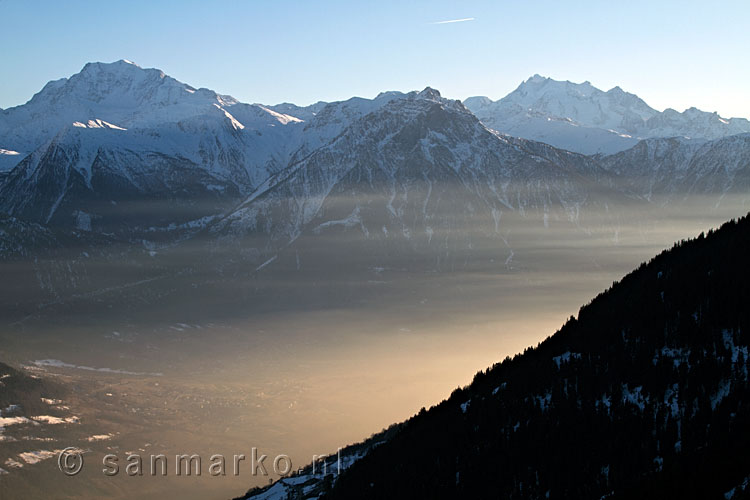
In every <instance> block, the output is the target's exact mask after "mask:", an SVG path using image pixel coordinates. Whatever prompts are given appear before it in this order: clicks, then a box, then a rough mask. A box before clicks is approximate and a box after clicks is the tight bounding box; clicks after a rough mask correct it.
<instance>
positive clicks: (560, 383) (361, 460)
mask: <svg viewBox="0 0 750 500" xmlns="http://www.w3.org/2000/svg"><path fill="white" fill-rule="evenodd" d="M748 252H750V218H748V217H745V218H743V219H741V220H740V221H738V222H734V221H732V222H730V223H727V224H725V225H724V226H723V227H722V228H721V229H719V230H718V231H715V232H711V233H709V234H708V235H707V236H705V237H704V236H703V235H701V236H700V237H699V238H697V239H695V240H692V241H687V242H685V241H683V242H681V243H679V244H677V245H675V247H674V248H673V249H671V250H669V251H666V252H664V253H662V254H661V255H659V256H658V257H656V258H654V259H652V260H651V261H650V262H649V263H647V264H643V265H641V266H640V267H639V268H638V269H637V270H636V271H634V272H632V273H630V274H629V275H627V276H626V277H625V278H623V279H622V281H621V282H619V283H615V284H614V285H613V286H612V288H611V289H609V290H607V291H606V292H604V293H602V294H600V295H599V296H598V297H596V298H595V299H594V300H593V301H592V302H591V303H590V304H588V305H586V306H584V307H582V308H581V310H580V312H579V314H578V317H577V318H573V317H571V319H570V320H569V321H568V322H567V323H566V324H565V325H564V326H563V327H562V328H561V329H560V330H559V331H558V332H557V333H555V334H554V335H553V336H551V337H549V338H548V339H547V340H545V341H544V342H542V343H540V344H539V345H538V346H537V347H536V348H529V349H527V350H526V351H525V352H524V353H523V354H522V355H517V356H515V357H514V358H512V359H511V358H507V359H506V360H505V361H503V362H502V363H499V364H496V365H494V366H493V367H491V368H489V369H488V370H486V371H482V372H479V373H478V374H477V375H476V376H475V377H474V381H473V382H472V384H471V385H469V386H467V387H465V388H463V389H457V390H456V391H454V392H453V394H451V396H450V398H449V399H447V400H445V401H443V402H442V403H440V404H439V405H437V406H435V407H433V408H431V409H430V410H428V411H424V409H423V411H421V412H420V413H419V414H418V415H416V416H414V417H413V418H411V419H410V420H408V421H406V422H405V423H403V424H399V425H397V426H394V427H393V428H391V429H390V430H388V431H387V432H384V433H382V434H379V435H376V436H373V438H371V439H370V440H368V441H366V442H364V443H362V444H360V445H357V446H353V447H350V448H347V449H345V450H344V451H343V458H342V459H341V460H340V463H343V464H344V466H345V470H344V471H343V472H342V473H341V475H340V476H339V470H335V471H334V474H333V476H329V477H328V478H327V480H326V479H324V478H325V475H324V474H320V471H318V474H317V475H316V474H314V473H313V472H312V470H311V469H306V470H305V471H303V473H301V474H300V477H298V478H291V479H285V480H282V481H281V482H279V483H277V485H275V486H274V487H273V488H271V489H268V490H256V491H254V492H250V493H251V495H250V498H258V499H264V498H272V497H273V494H278V493H284V494H287V495H289V496H288V497H286V498H306V497H305V495H306V494H307V493H309V492H313V491H314V492H315V493H316V494H317V495H321V493H322V496H320V498H326V499H337V498H540V497H542V498H601V497H607V498H638V497H644V496H645V497H648V498H663V497H664V496H675V497H679V498H728V499H732V498H746V496H747V493H748V492H747V488H748V486H747V485H748V481H749V479H748V470H750V455H748V452H747V443H748V440H750V434H748V428H747V425H746V422H747V421H748V418H750V390H749V389H750V386H748V383H749V382H748V371H749V370H750V357H748V347H749V345H750V338H749V337H748V331H750V314H749V313H748V309H747V307H746V304H747V302H748V300H750V287H749V286H748V283H750V266H749V265H748V262H747V255H748ZM332 458H335V456H333V457H332ZM332 463H334V461H333V460H332ZM319 465H320V464H319ZM332 479H333V480H334V481H335V482H334V481H332ZM332 483H333V487H332V488H331V485H332ZM274 498H275V497H274Z"/></svg>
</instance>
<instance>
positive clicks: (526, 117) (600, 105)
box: [464, 75, 750, 154]
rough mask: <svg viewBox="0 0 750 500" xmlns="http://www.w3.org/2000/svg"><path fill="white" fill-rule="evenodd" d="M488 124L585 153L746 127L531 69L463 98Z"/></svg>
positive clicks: (713, 136) (746, 124) (709, 136)
mask: <svg viewBox="0 0 750 500" xmlns="http://www.w3.org/2000/svg"><path fill="white" fill-rule="evenodd" d="M464 104H466V106H467V107H468V108H469V109H470V110H471V111H472V112H473V113H474V114H476V115H477V117H478V118H479V119H480V120H482V122H483V123H485V125H487V126H488V127H490V128H492V129H494V130H497V131H499V132H503V133H507V134H511V135H515V136H518V137H524V138H527V139H533V140H537V141H542V142H546V143H548V144H551V145H553V146H556V147H559V148H563V149H567V150H569V151H576V152H579V153H584V154H594V153H605V154H607V153H615V152H618V151H622V150H625V149H628V148H629V147H632V146H634V145H635V144H636V143H637V142H638V140H639V139H644V138H654V137H675V136H680V137H688V138H693V139H717V138H721V137H725V136H729V135H734V134H739V133H743V132H750V122H749V121H748V120H745V119H742V118H731V119H724V118H722V117H720V116H719V115H718V114H716V113H707V112H703V111H700V110H698V109H696V108H690V109H688V110H686V111H685V112H683V113H678V112H677V111H675V110H673V109H667V110H665V111H664V112H661V113H660V112H658V111H656V110H655V109H653V108H651V107H650V106H648V105H647V104H646V103H645V102H644V101H643V100H642V99H640V98H639V97H638V96H636V95H634V94H630V93H628V92H625V91H623V90H622V89H621V88H620V87H614V88H612V89H610V90H608V91H606V92H604V91H601V90H599V89H597V88H596V87H594V86H592V85H591V84H590V83H589V82H584V83H580V84H576V83H571V82H567V81H566V82H561V81H557V80H552V79H551V78H544V77H541V76H539V75H534V76H532V77H531V78H529V79H528V80H526V81H525V82H523V83H521V85H519V87H518V88H517V89H516V90H514V91H513V92H511V93H510V94H508V95H507V96H505V97H504V98H502V99H500V100H498V101H494V102H493V101H491V100H490V99H488V98H486V97H470V98H468V99H466V101H465V102H464Z"/></svg>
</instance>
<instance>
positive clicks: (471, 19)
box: [430, 17, 474, 24]
mask: <svg viewBox="0 0 750 500" xmlns="http://www.w3.org/2000/svg"><path fill="white" fill-rule="evenodd" d="M473 20H474V18H473V17H464V18H463V19H448V20H447V21H435V22H434V23H430V24H450V23H465V22H466V21H473Z"/></svg>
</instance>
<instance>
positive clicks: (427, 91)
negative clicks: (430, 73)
mask: <svg viewBox="0 0 750 500" xmlns="http://www.w3.org/2000/svg"><path fill="white" fill-rule="evenodd" d="M417 95H418V96H419V97H421V98H422V99H430V100H434V101H437V100H440V99H441V96H440V91H438V90H436V89H433V88H432V87H425V88H424V90H423V91H421V92H420V93H419V94H417Z"/></svg>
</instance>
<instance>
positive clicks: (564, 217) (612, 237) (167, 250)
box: [0, 61, 750, 311]
mask: <svg viewBox="0 0 750 500" xmlns="http://www.w3.org/2000/svg"><path fill="white" fill-rule="evenodd" d="M672 114H674V113H672V112H670V111H669V110H668V111H665V112H664V113H661V114H660V113H657V112H656V111H654V110H653V109H651V108H650V107H648V106H647V105H646V104H645V103H644V102H643V101H641V100H640V99H639V98H637V97H636V96H634V95H632V94H627V93H625V92H623V91H621V90H619V89H617V88H616V89H612V90H610V91H609V92H601V91H599V90H597V89H595V88H594V87H592V86H591V85H590V84H588V83H584V84H580V85H577V84H572V83H569V82H556V81H554V80H550V79H546V78H542V77H539V76H534V77H532V78H530V79H529V80H527V81H526V82H524V83H522V84H521V86H519V88H518V89H516V90H515V91H514V92H512V93H511V94H510V95H508V96H507V97H506V98H504V99H501V100H500V101H497V102H495V103H492V102H490V101H489V100H487V99H485V98H470V99H467V100H466V101H465V102H460V101H456V100H451V99H446V98H444V97H442V96H441V95H440V93H439V92H438V91H437V90H435V89H432V88H429V87H428V88H425V89H424V90H422V91H419V92H417V91H414V92H408V93H401V92H384V93H381V94H380V95H378V96H377V97H375V98H374V99H364V98H357V97H355V98H352V99H349V100H346V101H341V102H332V103H323V102H319V103H316V104H313V105H311V106H307V107H301V106H296V105H294V104H289V103H284V104H279V105H276V106H265V105H260V104H244V103H241V102H238V101H237V100H236V99H234V98H232V97H231V96H227V95H222V94H218V93H216V92H214V91H211V90H208V89H196V88H194V87H191V86H190V85H187V84H184V83H181V82H179V81H177V80H175V79H173V78H171V77H169V76H167V75H165V74H164V73H163V72H161V71H159V70H156V69H143V68H140V67H139V66H137V65H135V64H134V63H131V62H128V61H118V62H115V63H111V64H103V63H90V64H87V65H86V66H85V67H84V68H83V69H82V70H81V72H80V73H78V74H76V75H73V76H72V77H70V78H67V79H61V80H57V81H53V82H50V83H49V84H47V85H46V86H45V87H44V88H43V89H42V90H41V91H40V92H39V93H38V94H36V95H34V97H33V98H32V99H31V100H30V101H29V102H28V103H26V104H24V105H21V106H17V107H15V108H9V109H6V110H2V111H0V148H2V149H3V155H2V156H3V162H4V165H5V168H10V170H9V171H7V172H6V173H5V174H3V175H2V177H0V212H2V213H5V214H7V216H6V217H4V218H3V219H2V222H1V224H2V226H1V227H2V231H3V233H2V240H1V241H2V244H3V247H4V248H5V249H8V250H7V251H5V252H3V254H2V258H3V259H4V260H6V261H8V262H14V263H18V262H21V261H23V262H24V265H23V266H20V267H18V266H17V267H18V268H17V269H15V268H14V272H15V271H18V272H21V273H22V274H23V276H27V278H25V279H23V280H19V283H21V282H23V283H25V284H24V292H23V293H19V290H18V289H16V288H14V285H9V286H8V287H7V289H5V290H3V292H4V293H7V294H8V298H9V300H10V301H9V307H10V308H11V309H12V310H14V311H18V310H22V309H23V307H21V306H20V302H19V300H20V298H21V297H28V298H29V302H28V304H27V305H29V306H30V307H32V308H36V306H35V305H34V304H38V303H48V302H49V301H58V300H64V297H71V296H79V297H80V296H88V295H87V294H90V293H98V292H96V290H98V288H97V287H102V286H103V287H104V288H106V289H108V290H110V289H112V290H122V285H125V284H132V283H140V282H146V283H150V281H149V279H150V278H153V277H154V276H163V275H164V273H165V272H167V273H174V274H175V275H179V276H185V275H190V276H193V277H195V276H196V275H200V276H203V278H202V279H205V280H208V281H211V280H213V279H215V277H216V276H217V275H220V276H224V277H227V276H238V277H239V276H248V275H255V274H257V273H258V272H260V271H261V270H262V271H263V272H264V273H268V272H271V273H273V272H292V273H297V274H300V275H304V274H305V273H313V274H314V275H315V274H316V273H317V274H318V275H326V273H327V272H329V270H330V266H331V265H335V267H336V268H337V269H339V270H342V271H343V270H344V269H346V270H348V272H352V273H355V274H356V273H357V272H359V273H364V274H362V276H365V275H369V274H368V273H371V272H372V269H388V268H405V269H419V270H422V271H428V272H435V271H437V272H441V271H456V270H460V269H463V270H468V269H472V268H473V267H476V265H477V263H480V262H481V263H483V264H481V265H482V266H484V265H487V264H486V263H489V265H491V266H492V267H493V268H494V269H497V270H499V271H503V272H504V270H508V269H513V268H514V267H517V266H520V267H522V268H523V267H529V266H531V267H535V266H536V265H537V262H538V259H537V260H534V258H532V259H531V260H526V257H527V256H530V254H529V255H526V253H525V252H523V251H522V250H521V249H526V248H538V247H539V245H540V244H542V243H543V242H544V241H547V240H549V238H550V236H551V235H552V234H553V233H554V234H560V235H564V236H563V238H569V237H570V235H579V236H580V237H582V238H584V239H585V240H588V241H591V242H592V243H591V244H590V245H589V246H594V243H593V242H594V241H595V239H596V238H603V239H605V240H608V241H611V242H613V244H615V245H617V244H618V242H620V241H625V240H624V239H627V238H628V236H627V234H628V232H629V231H630V235H631V236H632V237H633V238H636V239H638V238H641V239H642V238H643V234H645V233H647V232H648V231H649V228H651V227H652V226H653V225H654V224H657V223H659V221H663V220H667V219H668V217H669V216H670V215H668V214H672V213H675V212H680V211H684V210H686V209H689V210H692V211H697V212H699V213H702V214H704V215H705V216H711V214H713V213H718V212H721V213H722V214H728V215H729V216H732V215H739V214H741V213H744V211H745V210H746V209H747V204H748V200H747V195H748V193H750V132H745V133H738V134H736V132H743V131H750V127H747V121H746V120H741V119H732V120H724V119H723V118H720V117H718V116H717V115H715V114H710V113H702V112H698V111H696V110H688V111H686V112H685V113H682V114H679V113H677V114H675V116H676V118H675V117H673V118H674V119H672V118H670V119H667V118H668V117H669V116H672ZM519 124H522V125H523V126H522V127H521V125H519ZM561 124H562V125H561ZM666 124H668V125H666ZM516 125H518V126H519V127H520V128H514V127H516ZM561 126H564V127H567V128H565V130H566V131H567V132H565V133H564V134H563V135H564V136H565V138H566V139H565V140H566V141H568V140H570V141H572V142H565V143H564V144H562V145H565V146H566V147H568V149H569V150H566V149H561V148H559V147H557V146H560V145H561V144H560V143H559V141H557V139H556V138H560V137H562V136H561V135H559V134H558V132H559V131H560V130H562V129H561V128H560V127H561ZM524 127H525V128H524ZM612 130H616V131H617V132H616V133H615V132H612ZM570 131H574V132H575V133H572V132H570ZM580 131H586V132H585V133H584V134H583V135H580V134H579V132H580ZM591 131H595V135H596V134H598V135H596V137H604V136H603V135H602V134H604V135H606V137H608V138H610V139H611V138H612V137H615V138H616V141H615V142H616V143H617V147H616V148H614V149H616V150H619V149H623V148H624V147H627V146H628V145H631V144H632V147H629V148H628V149H624V150H622V151H619V152H617V153H614V154H607V155H605V154H595V155H586V154H583V153H581V151H583V152H586V151H588V150H590V148H591V147H594V145H595V144H598V143H597V141H596V140H594V139H592V137H593V136H592V137H590V136H589V135H587V134H589V133H590V132H591ZM540 134H541V135H540ZM556 134H557V135H556ZM576 134H578V135H576ZM731 134H735V135H731ZM624 135H629V136H630V137H627V138H625V137H623V136H624ZM516 136H521V137H516ZM639 136H644V137H649V138H647V139H643V140H641V141H637V139H636V138H637V137H639ZM539 139H542V140H545V141H547V142H541V141H540V140H539ZM597 140H598V139H597ZM607 140H609V139H607ZM621 140H627V141H629V142H627V144H626V143H625V142H622V141H621ZM617 141H620V142H617ZM556 142H557V144H556ZM611 144H615V143H614V142H613V143H611ZM597 147H598V146H597ZM9 152H16V153H18V154H9ZM721 218H724V216H723V215H722V216H721ZM633 221H636V224H635V225H636V226H637V227H636V229H634V230H632V226H633ZM628 228H631V229H628ZM633 231H635V233H634V232H633ZM644 232H645V233H644ZM641 233H642V234H641ZM638 234H640V236H638ZM623 238H624V239H623ZM631 240H632V238H631ZM73 241H75V242H76V243H75V244H74V245H72V246H71V242H73ZM597 245H598V244H597ZM542 246H544V245H542ZM71 248H72V249H73V250H72V251H71V250H70V249H71ZM187 248H189V249H190V252H196V251H197V252H198V253H197V254H194V255H200V257H191V261H190V262H189V263H187V264H185V266H186V267H185V266H178V267H177V268H174V265H175V262H178V261H179V262H183V260H181V259H182V257H180V258H175V256H176V255H183V254H182V253H180V252H181V251H182V249H187ZM122 252H126V255H127V257H126V260H128V262H132V269H131V271H133V272H132V273H130V272H129V273H127V274H128V275H129V276H133V277H136V276H137V277H138V278H139V279H133V280H124V281H120V280H121V277H118V278H116V279H115V280H114V281H113V278H112V276H111V275H110V274H109V273H105V274H106V276H105V275H92V274H91V273H94V274H96V271H94V270H95V269H97V262H99V259H103V260H104V262H115V261H117V259H121V258H122V255H123V254H122ZM584 253H585V252H584ZM584 253H582V254H581V255H584ZM60 254H65V255H67V256H68V257H69V260H68V261H66V262H67V264H66V266H63V267H62V268H61V267H60V266H59V262H53V261H54V260H55V259H51V260H50V258H49V256H50V255H60ZM92 256H98V257H92ZM589 257H592V258H593V254H592V255H591V256H589ZM530 258H531V257H530ZM583 260H584V261H585V259H583ZM45 262H46V263H47V264H44V263H45ZM334 263H335V264H334ZM68 264H69V265H70V269H77V270H79V271H80V272H71V271H67V269H68ZM14 265H15V264H14ZM45 266H46V267H45ZM19 269H25V271H20V270H19ZM166 269H171V271H166ZM99 273H100V274H101V272H99ZM311 279H313V280H314V279H316V278H314V277H312V278H311ZM144 280H145V281H144ZM29 283H30V284H29ZM105 284H106V285H105ZM19 286H20V285H19ZM150 286H153V285H150ZM126 288H128V289H129V288H130V285H128V287H126ZM170 289H171V288H170ZM34 290H36V292H34ZM136 290H139V288H138V287H135V289H134V292H133V293H137V292H136ZM35 293H37V295H35ZM165 293H167V292H166V291H165ZM169 293H172V292H169Z"/></svg>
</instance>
